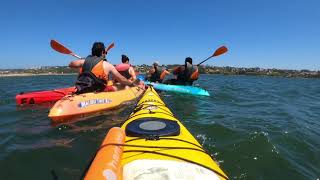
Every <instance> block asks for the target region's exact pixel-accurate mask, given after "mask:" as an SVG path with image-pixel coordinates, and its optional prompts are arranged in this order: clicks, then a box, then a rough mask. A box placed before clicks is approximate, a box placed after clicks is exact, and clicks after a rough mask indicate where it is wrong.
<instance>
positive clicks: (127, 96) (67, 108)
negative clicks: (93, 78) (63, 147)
mask: <svg viewBox="0 0 320 180" xmlns="http://www.w3.org/2000/svg"><path fill="white" fill-rule="evenodd" d="M143 92H144V90H142V89H141V88H138V87H131V88H129V89H125V90H119V91H114V92H92V93H84V94H79V95H69V96H65V97H63V98H62V99H61V100H59V101H57V102H56V103H55V104H54V106H53V107H52V108H51V109H50V112H49V115H48V117H49V118H51V119H52V121H53V122H62V121H66V120H69V119H73V118H76V117H79V116H84V115H89V114H92V113H97V112H99V111H103V110H109V109H114V108H116V107H118V106H120V105H121V104H123V103H125V102H127V101H131V100H133V99H136V98H138V97H139V96H140V95H141V94H142V93H143Z"/></svg>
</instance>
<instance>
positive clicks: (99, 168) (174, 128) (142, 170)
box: [85, 87, 228, 179]
mask: <svg viewBox="0 0 320 180" xmlns="http://www.w3.org/2000/svg"><path fill="white" fill-rule="evenodd" d="M110 164H113V165H114V166H113V165H112V167H109V165H110ZM114 167H117V168H114ZM101 176H103V177H105V178H107V179H108V178H110V177H117V176H119V178H120V179H121V178H122V179H137V178H139V179H161V178H163V177H166V179H179V178H180V179H228V177H227V176H226V175H225V173H224V172H223V171H222V170H221V169H220V168H219V166H218V165H217V163H216V162H215V161H214V160H213V159H212V157H211V156H210V155H209V154H208V153H207V152H206V151H205V150H204V149H203V147H202V146H201V145H200V144H199V143H198V141H197V140H196V139H195V138H194V137H193V136H192V135H191V133H190V132H189V131H188V130H187V129H186V128H185V127H184V126H183V124H182V123H181V122H180V121H179V120H178V119H177V118H175V117H174V115H173V113H172V112H171V111H170V110H169V108H168V107H166V105H165V103H164V102H163V101H162V100H161V99H160V97H159V95H158V94H157V93H156V92H155V90H154V89H153V88H152V87H150V88H148V90H147V91H146V92H145V93H144V95H143V97H142V98H141V99H140V101H139V102H138V104H137V106H136V108H135V109H134V110H133V112H132V113H131V115H130V116H129V118H128V120H127V121H126V122H125V123H124V124H123V125H122V126H121V128H118V129H117V128H112V129H111V130H110V131H109V133H108V134H107V136H106V138H105V140H104V141H103V143H102V145H101V147H100V148H99V151H98V152H97V155H96V157H95V159H94V160H93V162H92V164H91V167H90V169H89V171H88V172H87V175H86V178H85V179H96V178H98V179H99V177H101Z"/></svg>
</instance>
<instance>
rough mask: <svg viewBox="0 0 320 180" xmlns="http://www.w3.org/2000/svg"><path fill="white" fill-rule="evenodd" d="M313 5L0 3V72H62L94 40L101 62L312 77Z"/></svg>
mask: <svg viewBox="0 0 320 180" xmlns="http://www.w3.org/2000/svg"><path fill="white" fill-rule="evenodd" d="M319 22H320V1H319V0H281V1H279V0H161V1H160V0H116V1H111V0H101V1H100V0H90V1H85V0H39V1H38V0H37V1H36V0H28V1H21V0H19V1H18V0H10V1H1V2H0V62H1V63H0V68H1V69H5V68H32V67H39V66H65V65H68V64H69V62H70V61H72V60H74V59H75V58H73V57H72V56H69V55H64V54H60V53H58V52H56V51H54V50H53V49H51V47H50V44H49V43H50V40H51V39H55V40H57V41H59V42H60V43H62V44H64V45H65V46H66V47H68V48H69V49H71V50H72V51H73V52H74V53H76V54H78V55H80V56H82V57H85V56H87V55H89V54H90V53H91V47H92V44H93V43H94V42H95V41H102V42H104V43H105V45H106V46H107V45H108V44H110V43H111V42H114V43H115V47H114V48H113V49H111V50H110V52H109V53H108V55H107V59H108V60H109V61H110V62H111V63H113V64H117V63H119V62H120V58H121V54H126V55H127V56H128V57H129V58H130V63H131V64H137V65H139V64H149V65H150V64H152V62H153V61H156V60H157V61H159V62H160V63H162V64H183V62H184V59H185V58H186V57H188V56H190V57H192V58H193V61H194V62H195V63H196V62H200V61H202V60H204V59H206V58H207V57H208V56H210V55H211V54H212V53H213V52H214V51H215V49H217V48H218V47H219V46H222V45H224V46H227V47H228V49H229V51H228V53H226V54H224V55H221V56H218V57H215V58H212V59H210V60H209V61H207V62H206V63H205V64H206V65H213V66H233V67H261V68H278V69H298V70H299V69H309V70H320V23H319Z"/></svg>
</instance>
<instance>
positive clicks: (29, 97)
mask: <svg viewBox="0 0 320 180" xmlns="http://www.w3.org/2000/svg"><path fill="white" fill-rule="evenodd" d="M75 91H76V89H75V87H69V88H61V89H53V90H47V91H34V92H22V93H20V94H17V95H16V104H17V105H31V104H42V103H53V102H56V101H58V100H60V99H61V98H62V97H64V96H66V95H69V94H72V93H74V92H75Z"/></svg>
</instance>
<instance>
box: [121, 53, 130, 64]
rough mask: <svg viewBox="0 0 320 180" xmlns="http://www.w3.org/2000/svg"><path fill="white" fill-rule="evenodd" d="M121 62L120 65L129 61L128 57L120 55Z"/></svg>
mask: <svg viewBox="0 0 320 180" xmlns="http://www.w3.org/2000/svg"><path fill="white" fill-rule="evenodd" d="M121 61H122V63H125V62H127V61H129V58H128V56H126V55H124V54H122V55H121Z"/></svg>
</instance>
